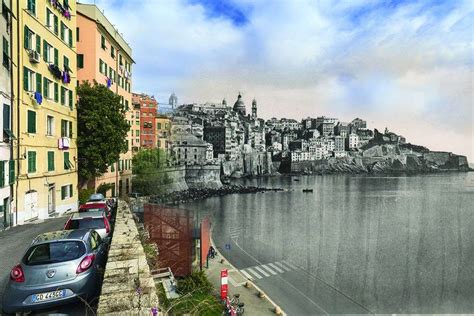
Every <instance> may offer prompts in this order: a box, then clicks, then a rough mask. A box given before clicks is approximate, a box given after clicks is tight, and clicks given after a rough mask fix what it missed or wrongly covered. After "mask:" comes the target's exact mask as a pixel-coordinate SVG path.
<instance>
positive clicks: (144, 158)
mask: <svg viewBox="0 0 474 316" xmlns="http://www.w3.org/2000/svg"><path fill="white" fill-rule="evenodd" d="M166 162H167V154H166V152H165V151H164V150H162V149H158V148H156V149H142V150H140V151H139V152H138V153H137V154H136V155H135V156H134V157H133V163H132V166H133V167H132V172H133V178H132V186H133V188H134V191H135V192H137V193H141V194H143V195H153V194H160V193H163V192H164V186H165V185H166V184H168V183H170V181H171V180H170V179H169V177H168V176H167V174H166V172H163V169H164V168H165V167H166Z"/></svg>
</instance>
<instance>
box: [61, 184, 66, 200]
mask: <svg viewBox="0 0 474 316" xmlns="http://www.w3.org/2000/svg"><path fill="white" fill-rule="evenodd" d="M65 198H66V186H62V187H61V200H64V199H65Z"/></svg>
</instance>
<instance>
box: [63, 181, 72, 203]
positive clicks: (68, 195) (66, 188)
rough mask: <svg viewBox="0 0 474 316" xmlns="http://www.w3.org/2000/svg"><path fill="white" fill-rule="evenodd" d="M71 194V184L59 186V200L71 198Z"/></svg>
mask: <svg viewBox="0 0 474 316" xmlns="http://www.w3.org/2000/svg"><path fill="white" fill-rule="evenodd" d="M72 196H73V191H72V184H69V185H63V186H62V187H61V200H65V199H68V198H71V197H72Z"/></svg>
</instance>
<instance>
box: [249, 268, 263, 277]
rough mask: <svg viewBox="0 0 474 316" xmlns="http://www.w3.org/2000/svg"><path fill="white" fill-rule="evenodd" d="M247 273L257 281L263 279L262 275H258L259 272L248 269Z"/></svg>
mask: <svg viewBox="0 0 474 316" xmlns="http://www.w3.org/2000/svg"><path fill="white" fill-rule="evenodd" d="M247 271H248V272H250V273H252V274H253V275H254V276H255V277H256V278H257V279H261V278H262V276H261V275H260V274H258V273H257V272H255V270H253V269H252V268H247Z"/></svg>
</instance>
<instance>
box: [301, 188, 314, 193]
mask: <svg viewBox="0 0 474 316" xmlns="http://www.w3.org/2000/svg"><path fill="white" fill-rule="evenodd" d="M303 192H304V193H313V189H303Z"/></svg>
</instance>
